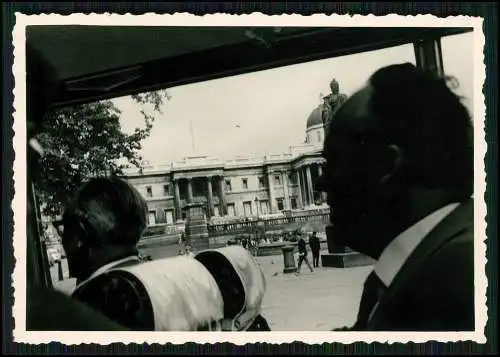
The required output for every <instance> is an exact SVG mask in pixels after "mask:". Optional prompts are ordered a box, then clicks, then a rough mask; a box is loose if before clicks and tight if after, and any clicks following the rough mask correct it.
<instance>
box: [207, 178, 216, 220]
mask: <svg viewBox="0 0 500 357" xmlns="http://www.w3.org/2000/svg"><path fill="white" fill-rule="evenodd" d="M212 195H213V194H212V176H208V177H207V202H208V217H213V215H214V201H213V199H212Z"/></svg>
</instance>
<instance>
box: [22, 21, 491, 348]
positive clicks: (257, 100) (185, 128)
mask: <svg viewBox="0 0 500 357" xmlns="http://www.w3.org/2000/svg"><path fill="white" fill-rule="evenodd" d="M183 16H184V17H183ZM224 18H226V20H227V23H225V22H224V21H223V20H224ZM17 20H18V22H17V24H16V29H15V32H14V33H15V37H14V39H15V60H14V62H15V64H14V73H15V76H16V88H15V90H14V95H15V102H14V103H15V109H16V113H15V123H14V130H15V132H16V135H15V137H14V149H15V150H16V158H15V164H14V170H15V176H14V179H15V190H16V192H15V196H14V202H13V209H14V218H15V231H14V249H15V257H16V266H15V270H14V275H13V278H14V288H15V293H14V296H15V304H14V319H15V331H14V337H15V339H16V341H17V342H25V341H26V342H28V341H31V343H33V342H34V341H39V342H38V343H42V342H50V341H61V342H63V343H68V341H72V342H73V343H82V342H96V343H99V342H98V341H100V342H103V343H104V342H105V341H107V342H108V343H109V342H120V341H121V342H126V341H131V342H137V341H138V342H140V343H142V342H144V341H146V342H150V341H151V342H153V341H156V342H158V341H172V339H169V338H170V337H168V336H169V335H168V334H165V335H157V334H154V335H153V334H152V333H151V332H153V331H154V332H190V333H187V334H184V335H183V336H184V337H182V341H214V338H215V339H216V340H218V341H236V340H237V341H243V342H258V341H273V338H278V339H279V341H281V342H286V341H289V342H292V341H298V340H300V341H317V342H320V341H363V340H364V337H363V336H369V337H367V338H368V339H369V340H371V341H373V340H380V341H387V340H392V341H402V342H405V341H420V342H425V341H427V340H431V339H432V340H440V339H442V340H444V341H457V340H460V339H470V340H476V341H480V340H481V339H482V338H483V336H484V325H485V323H486V318H487V317H486V305H485V302H486V297H485V294H486V286H487V280H486V275H485V270H484V266H485V263H486V255H485V251H486V248H485V239H486V231H485V227H486V223H485V210H486V206H485V203H484V199H483V197H484V189H485V187H484V186H485V173H484V161H483V157H484V152H485V147H484V145H485V144H484V116H485V104H484V98H483V94H482V86H483V82H484V76H485V73H484V72H485V70H484V64H483V46H484V36H483V33H482V29H481V26H482V21H481V19H480V18H469V17H460V18H453V17H449V18H437V17H433V16H426V17H420V18H412V17H403V16H401V17H399V16H389V17H387V18H383V17H381V18H377V17H374V16H373V17H363V16H357V17H343V16H331V17H329V16H323V17H319V18H315V17H314V16H313V17H311V18H309V19H308V18H307V17H301V16H297V21H295V22H294V21H293V18H287V19H286V20H285V19H283V20H281V21H280V19H279V17H278V18H273V20H272V21H271V20H270V19H269V18H267V17H266V16H265V15H255V16H253V15H252V16H250V17H246V18H243V19H240V18H239V17H238V16H231V15H227V16H224V15H218V16H215V17H210V16H206V17H197V16H194V15H188V14H185V15H172V16H161V15H144V16H133V15H76V14H75V15H74V16H73V15H72V16H58V15H54V16H52V15H47V16H45V17H44V16H21V15H20V16H18V19H17ZM23 150H26V152H25V153H26V154H25V155H22V154H21V155H18V153H23ZM24 227H25V228H24ZM102 331H105V332H102ZM219 331H225V332H227V334H222V335H221V334H217V337H214V336H215V335H213V334H210V333H211V332H219ZM243 331H246V332H259V333H258V334H238V335H237V337H234V339H233V337H231V336H234V334H231V332H243ZM96 332H99V333H96ZM276 332H280V333H281V334H279V337H276V336H278V335H275V334H274V333H276ZM283 332H286V334H283ZM304 332H307V333H304ZM191 333H192V334H191ZM412 334H413V335H412ZM37 336H38V337H37ZM134 336H135V337H134ZM137 336H138V337H137ZM161 336H164V337H161ZM203 336H205V337H203ZM207 336H208V337H207ZM226 336H227V337H226ZM256 336H258V337H256ZM273 336H274V337H273ZM176 338H181V337H179V335H177V337H176ZM308 339H309V340H308ZM179 341H180V340H179Z"/></svg>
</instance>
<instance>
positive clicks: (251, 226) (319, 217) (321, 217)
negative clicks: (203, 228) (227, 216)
mask: <svg viewBox="0 0 500 357" xmlns="http://www.w3.org/2000/svg"><path fill="white" fill-rule="evenodd" d="M329 219H330V216H329V213H327V212H322V213H317V212H316V213H314V214H303V215H300V216H284V217H278V218H262V219H260V220H259V221H244V222H230V223H211V224H209V225H208V234H209V235H210V236H212V237H214V236H219V235H226V234H241V233H254V232H255V229H256V228H257V227H259V226H261V227H263V228H264V231H267V230H278V229H286V228H288V227H289V226H290V225H291V224H294V223H299V224H300V223H303V224H307V223H317V224H321V223H324V224H328V222H329Z"/></svg>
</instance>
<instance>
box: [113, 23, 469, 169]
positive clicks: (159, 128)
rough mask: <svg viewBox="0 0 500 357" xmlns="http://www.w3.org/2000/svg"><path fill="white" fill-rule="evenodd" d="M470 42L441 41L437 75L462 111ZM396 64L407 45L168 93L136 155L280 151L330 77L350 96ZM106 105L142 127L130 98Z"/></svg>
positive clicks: (161, 158) (294, 140)
mask: <svg viewBox="0 0 500 357" xmlns="http://www.w3.org/2000/svg"><path fill="white" fill-rule="evenodd" d="M472 44H473V34H472V33H469V34H461V35H455V36H449V37H448V38H444V39H442V52H443V62H444V68H445V72H446V74H449V75H454V76H455V77H456V78H457V79H458V81H459V83H460V87H459V88H458V89H457V92H458V93H459V94H460V95H462V96H465V97H466V98H465V104H466V105H467V106H468V107H469V108H470V107H471V103H472V102H471V99H472V98H471V96H472V90H473V88H472V85H473V73H472V68H473V58H472ZM404 62H411V63H415V55H414V52H413V46H412V45H405V46H398V47H392V48H388V49H383V50H377V51H372V52H367V53H362V54H355V55H350V56H343V57H337V58H332V59H326V60H321V61H314V62H308V63H304V64H298V65H293V66H288V67H282V68H277V69H272V70H266V71H260V72H254V73H249V74H244V75H239V76H233V77H227V78H222V79H216V80H212V81H206V82H202V83H195V84H189V85H184V86H179V87H175V88H170V89H168V94H169V96H170V97H171V99H170V100H169V101H166V103H165V104H164V105H163V107H162V111H163V115H157V118H156V120H155V123H154V126H153V129H152V133H151V136H150V137H149V138H147V139H146V140H145V141H144V142H143V149H142V151H141V154H142V156H143V158H144V159H145V160H147V161H149V162H150V163H152V164H159V163H168V162H171V161H177V160H182V159H183V158H185V157H189V156H214V157H219V158H221V159H229V158H231V157H235V156H239V155H252V156H253V155H258V156H262V155H266V154H269V153H282V152H286V151H288V149H289V147H290V146H292V145H298V144H301V143H303V142H304V139H305V129H306V121H307V118H308V116H309V114H310V113H311V111H312V110H313V109H314V108H315V107H316V106H318V104H319V103H320V95H321V94H328V93H329V83H330V81H331V79H332V78H335V79H337V81H338V82H339V85H340V89H341V92H344V93H345V94H347V95H351V94H353V93H354V92H355V91H356V90H357V89H359V88H360V87H362V86H363V85H364V84H365V83H366V81H367V80H368V78H369V77H370V75H371V74H372V73H373V72H375V71H376V70H377V69H379V68H381V67H384V66H387V65H390V64H396V63H404ZM165 70H168V69H165ZM113 101H114V103H115V105H116V106H117V107H118V108H119V109H120V110H121V111H122V116H121V119H120V120H121V124H122V130H123V131H124V132H127V133H130V132H132V131H133V129H134V128H135V127H142V126H143V125H144V119H143V118H142V116H141V114H140V112H139V111H140V109H141V106H140V105H139V104H136V103H135V102H134V101H133V100H132V99H131V98H130V97H122V98H117V99H114V100H113ZM147 109H148V108H147Z"/></svg>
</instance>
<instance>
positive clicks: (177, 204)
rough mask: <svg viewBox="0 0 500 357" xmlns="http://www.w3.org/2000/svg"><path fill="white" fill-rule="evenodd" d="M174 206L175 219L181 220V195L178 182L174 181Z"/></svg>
mask: <svg viewBox="0 0 500 357" xmlns="http://www.w3.org/2000/svg"><path fill="white" fill-rule="evenodd" d="M174 204H175V219H176V220H179V219H182V211H181V194H180V192H179V180H174Z"/></svg>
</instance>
